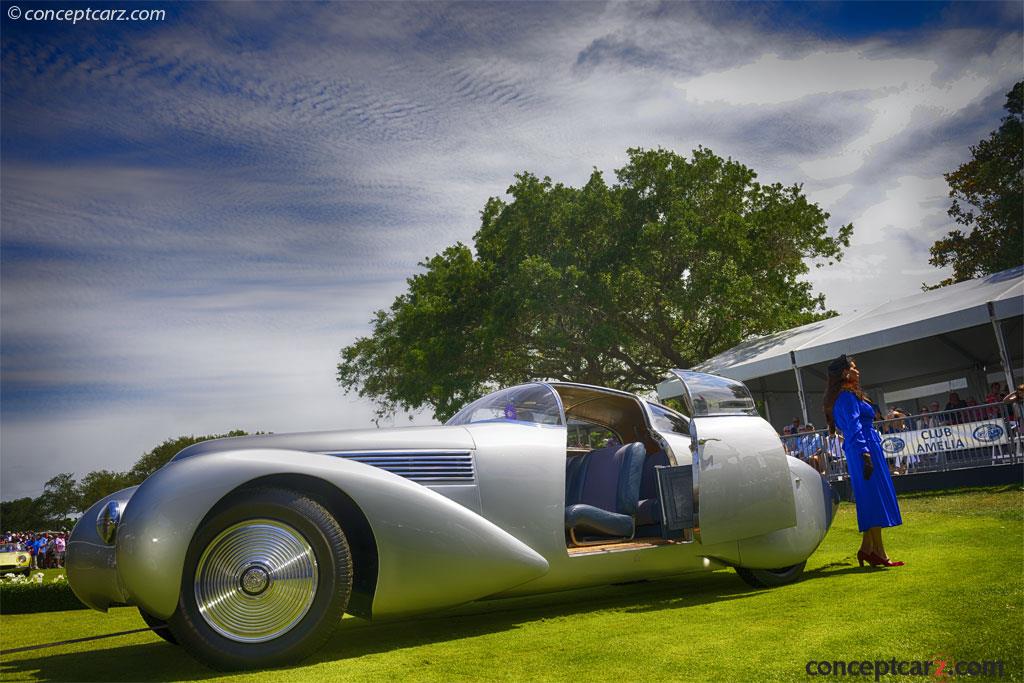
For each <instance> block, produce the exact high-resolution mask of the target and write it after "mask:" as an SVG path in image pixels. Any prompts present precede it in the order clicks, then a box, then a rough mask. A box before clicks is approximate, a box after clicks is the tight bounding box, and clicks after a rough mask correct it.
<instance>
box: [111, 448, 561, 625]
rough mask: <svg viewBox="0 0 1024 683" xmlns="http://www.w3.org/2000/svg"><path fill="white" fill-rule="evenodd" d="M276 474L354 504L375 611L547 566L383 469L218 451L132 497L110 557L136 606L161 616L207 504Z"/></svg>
mask: <svg viewBox="0 0 1024 683" xmlns="http://www.w3.org/2000/svg"><path fill="white" fill-rule="evenodd" d="M277 474H301V475H306V476H312V477H316V478H318V479H321V480H323V481H326V482H328V483H330V484H332V485H334V486H336V487H337V488H338V489H339V490H340V491H342V492H344V493H345V494H346V495H348V496H349V497H350V498H351V499H352V501H353V502H354V503H355V504H356V505H357V506H359V508H360V509H361V510H362V512H363V514H364V515H365V516H366V519H367V520H368V522H369V524H370V528H371V530H372V531H373V535H374V538H375V540H376V544H377V556H378V575H377V588H376V592H375V594H374V600H373V607H372V611H373V615H374V616H375V617H380V616H392V615H399V614H409V613H414V612H422V611H426V610H431V609H438V608H441V607H447V606H451V605H456V604H459V603H463V602H467V601H469V600H474V599H477V598H481V597H484V596H487V595H491V594H493V593H497V592H500V591H504V590H507V589H509V588H512V587H514V586H517V585H519V584H521V583H525V582H526V581H529V580H531V579H534V578H536V577H538V576H541V575H543V574H545V573H546V572H547V571H548V563H547V561H546V560H545V559H544V558H543V557H541V556H540V555H539V554H538V553H536V552H535V551H534V550H532V549H531V548H529V547H528V546H526V545H525V544H523V543H522V542H521V541H519V540H518V539H516V538H514V537H513V536H511V535H510V534H508V533H506V532H505V531H503V530H502V529H500V528H498V527H497V526H495V525H494V524H492V523H491V522H489V521H487V520H486V519H484V518H483V517H481V516H479V515H477V514H476V513H474V512H472V511H470V510H467V509H466V508H464V507H463V506H461V505H459V504H458V503H455V502H454V501H452V500H449V499H448V498H445V497H444V496H441V495H440V494H438V493H435V492H434V491H431V490H430V489H428V488H425V487H423V486H420V485H419V484H416V483H413V482H411V481H409V480H407V479H403V478H402V477H399V476H397V475H395V474H392V473H390V472H387V471H385V470H382V469H379V468H375V467H372V466H369V465H365V464H363V463H358V462H354V461H351V460H345V459H342V458H336V457H332V456H328V455H320V454H315V453H307V452H299V451H286V450H266V449H260V450H239V451H226V452H220V453H212V454H209V455H204V456H202V457H196V458H189V459H186V460H182V461H180V462H174V463H172V464H170V465H168V466H166V467H164V468H162V469H160V470H158V471H157V472H156V473H155V474H153V475H152V476H151V477H150V478H149V479H147V480H146V481H145V482H144V483H143V484H142V485H141V486H140V487H139V489H138V490H137V491H136V492H135V495H133V496H132V498H131V501H130V503H129V504H128V506H127V508H126V509H125V511H124V515H123V518H122V522H121V525H120V527H119V528H118V532H117V537H118V540H117V550H116V555H117V567H118V572H119V574H120V576H121V579H122V580H123V582H124V585H125V587H126V589H127V591H128V593H129V594H130V595H131V596H132V597H133V598H134V600H135V601H136V602H137V603H138V604H139V606H140V607H142V608H143V609H145V610H146V611H147V612H149V613H150V614H152V615H154V616H156V617H159V618H162V619H166V618H168V617H170V616H171V614H172V613H173V612H174V610H175V609H176V607H177V604H178V597H179V591H180V588H181V584H182V570H183V566H184V562H185V554H186V552H187V551H188V546H189V543H190V542H191V540H192V537H193V535H194V534H195V532H196V529H197V528H198V527H199V524H200V522H202V520H203V518H204V517H205V516H206V514H207V512H209V510H210V509H211V508H212V507H213V506H214V505H215V504H216V503H217V502H218V501H219V500H220V499H221V498H223V497H224V496H225V495H226V494H228V493H230V492H231V491H233V490H235V489H237V488H238V487H240V486H242V485H244V484H246V483H248V482H250V481H253V480H255V479H259V478H263V477H267V476H271V475H277ZM341 521H342V523H343V520H341Z"/></svg>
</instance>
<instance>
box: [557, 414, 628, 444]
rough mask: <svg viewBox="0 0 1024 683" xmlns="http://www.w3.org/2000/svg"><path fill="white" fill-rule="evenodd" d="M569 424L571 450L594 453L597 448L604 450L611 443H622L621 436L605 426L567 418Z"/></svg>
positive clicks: (575, 418)
mask: <svg viewBox="0 0 1024 683" xmlns="http://www.w3.org/2000/svg"><path fill="white" fill-rule="evenodd" d="M566 419H567V420H568V422H569V430H568V431H569V434H568V436H569V440H568V446H569V449H570V450H587V451H592V450H594V449H595V448H603V447H604V446H606V445H607V444H608V443H609V442H611V441H613V440H614V442H616V443H622V439H620V438H619V435H618V434H616V433H615V432H613V431H612V430H611V429H609V428H608V427H605V426H603V425H599V424H595V423H593V422H588V421H586V420H581V419H579V418H577V417H567V418H566Z"/></svg>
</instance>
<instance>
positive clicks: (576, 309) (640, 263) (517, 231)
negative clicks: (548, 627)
mask: <svg viewBox="0 0 1024 683" xmlns="http://www.w3.org/2000/svg"><path fill="white" fill-rule="evenodd" d="M628 155H629V156H628V159H629V160H628V163H627V164H626V165H625V166H624V167H623V168H621V169H619V170H618V171H616V182H615V183H613V184H610V185H609V184H608V183H607V182H606V181H605V179H604V177H603V176H602V174H601V173H600V172H598V171H596V170H595V171H594V172H593V173H592V174H591V176H590V179H589V181H588V182H587V183H586V184H585V185H583V186H582V187H578V188H575V187H568V186H565V185H562V184H560V183H553V182H552V181H551V180H550V179H549V178H544V179H540V178H538V177H536V176H534V175H532V174H530V173H522V174H519V175H517V176H516V183H515V184H514V185H512V186H511V187H510V188H508V195H509V198H508V199H500V198H491V199H490V200H489V201H488V202H487V204H486V206H485V207H484V209H483V212H482V221H481V227H480V229H479V231H478V232H477V233H476V235H475V236H474V247H475V248H474V249H470V248H469V247H468V246H466V245H464V244H462V243H458V244H456V245H454V246H451V247H449V248H447V249H445V250H444V251H443V252H441V253H440V254H437V255H435V256H433V257H431V258H429V259H427V260H426V261H424V262H422V263H421V264H420V265H421V266H422V267H423V268H424V271H423V272H421V273H419V274H416V275H414V276H413V277H411V278H409V279H408V281H407V282H408V289H407V291H406V292H405V293H404V294H402V295H400V296H399V297H398V298H396V299H395V301H394V303H392V305H391V307H390V308H389V309H387V310H381V311H377V313H376V315H375V317H374V319H373V320H372V326H373V331H372V334H370V335H369V336H367V337H362V338H360V339H357V340H356V341H355V342H354V343H353V344H351V345H350V346H347V347H345V348H344V349H342V352H341V362H340V363H339V365H338V381H339V382H340V384H341V385H342V387H344V388H345V389H346V390H347V391H358V393H359V395H360V396H363V397H368V398H370V399H372V400H373V401H375V402H376V404H377V406H378V415H379V416H381V417H383V416H388V415H392V414H394V412H395V411H397V410H399V409H401V410H415V409H421V408H424V407H429V408H430V409H431V410H432V411H433V414H434V416H435V417H436V418H438V419H446V418H447V417H449V416H451V415H452V414H453V413H454V412H455V411H456V410H457V409H458V408H459V407H460V406H462V405H463V404H464V403H466V402H467V401H469V400H471V399H474V398H476V397H478V396H480V395H481V394H483V393H485V392H486V391H488V390H489V389H491V388H493V387H494V386H497V385H507V384H514V383H518V382H524V381H529V380H537V379H554V380H571V381H578V382H586V383H592V384H598V385H604V386H611V387H618V388H621V389H626V390H637V389H650V388H651V387H653V385H654V384H655V383H656V382H658V381H659V380H660V379H661V378H662V377H663V375H664V373H665V371H666V370H667V369H669V368H672V367H682V368H687V367H692V366H693V365H695V364H697V363H698V362H700V361H702V360H704V359H706V358H708V357H710V356H712V355H714V354H716V353H719V352H721V351H723V350H725V349H727V348H729V347H731V346H733V345H735V344H737V343H738V342H740V341H742V340H744V339H746V338H748V337H751V336H753V335H760V334H765V333H769V332H775V331H778V330H782V329H786V328H789V327H793V326H796V325H801V324H804V323H807V322H811V321H813V320H816V319H819V318H821V317H823V316H826V315H828V314H829V311H827V310H826V308H825V303H824V296H823V295H820V294H815V293H814V291H813V290H812V288H811V285H810V284H809V283H808V282H806V281H805V280H804V279H802V276H803V275H805V274H806V273H807V272H808V267H809V266H808V264H809V262H815V263H816V265H818V266H820V265H823V264H824V263H830V262H831V261H833V260H838V259H840V258H841V256H842V249H843V248H844V247H847V246H849V240H850V235H851V233H852V231H853V226H852V225H845V226H841V227H839V228H838V230H835V231H834V233H831V232H830V230H829V226H828V218H829V215H828V214H827V213H825V212H824V211H822V210H821V209H820V208H819V207H818V206H817V205H816V204H813V203H811V202H809V201H808V200H807V198H806V197H805V196H804V194H803V192H802V191H801V188H800V186H798V185H790V186H783V185H781V184H777V183H776V184H769V185H763V184H761V183H759V182H757V180H756V178H757V174H756V173H755V172H754V171H752V170H751V169H750V168H748V167H747V166H744V165H743V164H741V163H739V162H738V161H734V160H732V159H723V158H721V157H719V156H717V155H715V154H714V153H713V152H712V151H711V150H709V149H705V148H699V149H697V150H695V151H694V152H693V154H692V157H691V158H686V157H683V156H680V155H678V154H676V153H674V152H671V151H668V150H663V149H657V150H643V149H631V150H629V151H628Z"/></svg>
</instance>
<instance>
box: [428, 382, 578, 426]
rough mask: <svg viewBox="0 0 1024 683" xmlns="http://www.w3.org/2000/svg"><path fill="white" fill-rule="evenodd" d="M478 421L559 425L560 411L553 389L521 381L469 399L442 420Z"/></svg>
mask: <svg viewBox="0 0 1024 683" xmlns="http://www.w3.org/2000/svg"><path fill="white" fill-rule="evenodd" d="M478 422H519V423H526V424H542V425H561V424H562V411H561V410H560V409H559V405H558V398H557V397H556V396H555V392H554V391H553V390H552V389H551V388H550V387H548V386H545V385H543V384H524V385H522V386H518V387H512V388H511V389H502V390H501V391H496V392H494V393H493V394H488V395H487V396H484V397H483V398H481V399H478V400H476V401H473V402H472V403H470V404H469V405H468V406H466V407H465V408H463V409H462V410H460V411H459V412H457V413H456V414H455V416H454V417H452V419H450V420H448V422H446V423H445V424H448V425H467V424H476V423H478Z"/></svg>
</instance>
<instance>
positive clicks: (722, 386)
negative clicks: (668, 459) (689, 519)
mask: <svg viewBox="0 0 1024 683" xmlns="http://www.w3.org/2000/svg"><path fill="white" fill-rule="evenodd" d="M658 397H659V399H660V400H661V402H662V403H666V404H669V403H670V402H671V403H676V404H678V403H679V402H680V401H681V402H682V405H683V406H684V407H685V408H684V410H683V412H685V413H686V414H687V415H689V417H690V439H691V445H690V449H691V451H692V452H693V489H694V499H693V506H694V526H695V527H697V529H698V530H699V534H700V541H701V543H702V544H704V545H710V544H713V543H721V542H725V541H735V540H739V539H741V538H750V537H751V536H760V535H762V534H766V533H769V532H772V531H775V530H777V529H784V528H787V527H791V526H795V525H796V503H795V500H794V496H793V482H792V479H791V475H790V471H789V463H788V462H787V457H788V456H787V455H786V452H785V450H784V449H783V447H782V444H781V442H780V441H779V436H778V434H776V433H775V430H774V429H773V428H772V426H771V425H770V424H768V422H766V421H765V420H764V419H762V418H761V417H760V416H758V414H757V408H756V407H755V405H754V399H753V398H752V397H751V395H750V391H749V390H748V389H747V387H746V386H745V385H744V384H743V383H742V382H738V381H736V380H731V379H726V378H724V377H718V376H716V375H709V374H705V373H701V372H692V371H689V370H673V371H672V376H671V377H670V378H669V379H667V380H665V381H664V382H662V383H661V384H659V385H658Z"/></svg>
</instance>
